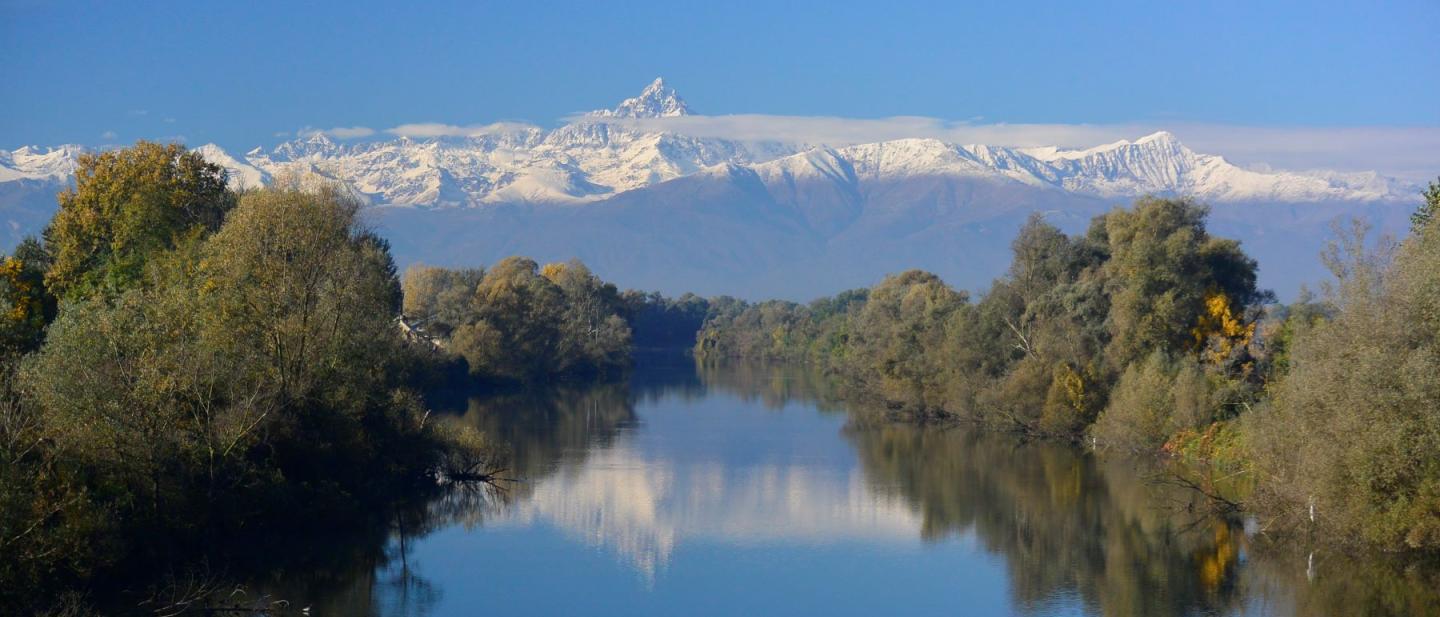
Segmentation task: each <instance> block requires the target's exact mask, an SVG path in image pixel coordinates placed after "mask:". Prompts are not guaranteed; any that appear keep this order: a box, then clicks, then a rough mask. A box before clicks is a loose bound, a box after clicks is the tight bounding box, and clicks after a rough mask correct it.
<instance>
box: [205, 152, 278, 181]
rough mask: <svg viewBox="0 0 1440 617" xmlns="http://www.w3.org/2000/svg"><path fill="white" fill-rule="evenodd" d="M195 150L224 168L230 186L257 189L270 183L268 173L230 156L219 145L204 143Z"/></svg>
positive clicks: (207, 159)
mask: <svg viewBox="0 0 1440 617" xmlns="http://www.w3.org/2000/svg"><path fill="white" fill-rule="evenodd" d="M195 152H196V153H197V154H199V155H200V156H202V157H204V158H205V160H206V161H209V162H211V163H214V164H216V165H219V166H221V167H224V168H225V173H226V174H227V179H228V180H229V182H230V186H231V188H235V189H258V188H260V187H262V186H265V185H266V184H269V183H270V174H268V173H266V172H265V171H264V170H262V169H260V168H258V167H255V166H254V165H251V164H249V163H245V162H242V161H240V160H239V159H236V158H235V157H232V156H230V155H229V154H227V153H226V152H225V150H224V149H222V148H221V147H220V146H217V145H215V144H205V145H203V146H200V147H199V148H196V149H195Z"/></svg>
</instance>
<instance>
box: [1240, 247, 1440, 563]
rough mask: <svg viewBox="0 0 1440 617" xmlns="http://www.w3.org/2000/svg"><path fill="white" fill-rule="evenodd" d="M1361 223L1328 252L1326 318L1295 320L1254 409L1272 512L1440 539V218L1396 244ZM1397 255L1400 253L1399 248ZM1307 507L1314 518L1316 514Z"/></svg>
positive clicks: (1381, 541)
mask: <svg viewBox="0 0 1440 617" xmlns="http://www.w3.org/2000/svg"><path fill="white" fill-rule="evenodd" d="M1366 232H1367V228H1366V227H1365V226H1364V225H1360V224H1357V225H1355V226H1352V227H1351V228H1350V229H1349V230H1348V232H1347V233H1346V234H1345V235H1343V236H1342V238H1341V240H1340V242H1339V243H1337V244H1336V245H1334V246H1333V247H1332V249H1331V250H1330V251H1329V252H1328V254H1327V258H1326V261H1327V264H1328V265H1330V266H1331V270H1332V272H1333V273H1334V275H1335V277H1336V280H1335V284H1333V285H1330V286H1328V287H1327V300H1328V302H1329V303H1330V305H1331V306H1332V307H1333V310H1332V311H1330V316H1329V317H1328V318H1327V319H1322V320H1318V321H1316V322H1314V323H1313V325H1307V326H1306V327H1303V328H1299V329H1297V330H1296V331H1295V333H1294V340H1293V343H1292V344H1291V346H1290V349H1289V358H1288V364H1289V373H1288V374H1287V375H1286V376H1285V377H1284V379H1283V380H1282V381H1281V382H1280V383H1279V384H1278V386H1276V387H1275V388H1274V390H1275V394H1274V400H1273V403H1272V404H1271V405H1270V406H1269V407H1268V408H1265V409H1261V410H1259V411H1257V412H1256V413H1255V414H1253V417H1251V418H1249V426H1248V429H1249V432H1250V434H1251V442H1252V444H1253V456H1254V458H1255V461H1256V467H1257V472H1258V476H1257V477H1258V479H1259V489H1260V494H1259V496H1258V498H1257V500H1256V501H1257V502H1258V503H1259V504H1260V505H1261V507H1262V508H1263V510H1264V511H1265V512H1266V513H1267V514H1269V515H1270V516H1272V517H1274V518H1276V519H1279V520H1281V521H1285V522H1291V523H1298V524H1301V525H1312V524H1313V525H1314V526H1316V527H1317V528H1319V530H1321V531H1322V532H1323V533H1324V534H1326V535H1329V536H1330V537H1335V538H1358V539H1362V540H1364V541H1367V542H1369V543H1373V544H1375V545H1379V546H1381V547H1385V548H1394V549H1399V548H1410V549H1423V550H1434V549H1436V548H1440V458H1437V457H1436V456H1435V453H1436V452H1437V451H1440V278H1437V277H1436V276H1435V273H1436V272H1437V271H1440V226H1437V225H1435V224H1433V223H1431V224H1429V225H1428V226H1426V227H1424V228H1422V229H1421V230H1420V231H1419V232H1418V233H1415V234H1412V235H1411V236H1410V237H1409V238H1407V239H1406V240H1405V241H1404V242H1403V243H1402V244H1401V245H1400V246H1399V249H1398V251H1394V250H1393V249H1392V247H1391V246H1390V245H1388V243H1383V242H1382V243H1381V245H1380V246H1379V247H1373V246H1371V245H1367V243H1366V242H1365V241H1364V240H1365V237H1366ZM1392 254H1393V257H1392ZM1312 512H1313V513H1314V514H1313V522H1312Z"/></svg>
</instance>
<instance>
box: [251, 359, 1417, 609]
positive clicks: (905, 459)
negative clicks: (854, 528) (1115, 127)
mask: <svg viewBox="0 0 1440 617" xmlns="http://www.w3.org/2000/svg"><path fill="white" fill-rule="evenodd" d="M686 362H688V359H686ZM836 386H837V384H834V383H833V382H831V381H829V378H827V377H825V376H823V375H820V374H818V373H817V372H815V371H812V370H808V369H805V368H803V367H794V366H765V365H759V364H753V363H750V364H735V365H719V366H717V365H714V364H708V365H707V364H688V365H687V364H681V365H680V367H679V368H673V370H672V367H663V368H662V370H661V371H658V372H657V371H648V370H637V372H636V375H635V376H634V377H633V378H632V381H631V382H629V383H625V382H617V383H608V384H600V385H592V386H588V387H586V386H568V387H567V386H561V387H556V388H551V389H547V390H542V391H531V392H526V393H512V394H506V395H500V396H490V397H482V398H472V399H470V400H469V402H468V404H467V407H466V409H465V411H464V413H463V414H462V420H463V421H464V422H467V423H470V424H471V425H473V426H475V427H476V428H478V429H480V430H481V431H483V432H484V433H485V434H486V435H487V436H488V437H489V438H490V439H492V440H494V441H495V442H496V443H502V444H507V445H509V447H510V448H511V449H512V452H513V455H512V464H511V465H510V467H511V471H510V473H508V474H507V475H510V476H513V477H516V478H520V479H522V482H519V483H517V484H515V485H512V487H511V488H510V489H508V490H495V489H492V488H488V487H483V486H467V487H461V488H460V489H457V490H453V491H447V492H444V493H442V494H440V495H438V496H431V497H430V498H427V499H424V500H420V501H419V502H418V503H404V504H400V505H394V506H393V507H390V508H389V509H388V510H387V513H386V514H384V515H378V514H377V515H376V516H375V517H374V520H370V521H368V522H365V523H363V524H357V525H351V526H350V527H349V528H348V530H346V531H344V532H343V533H337V535H336V536H335V537H325V538H321V537H311V538H305V539H301V540H296V541H293V542H288V543H287V542H286V541H283V540H282V541H277V542H276V546H285V552H286V555H285V556H284V558H283V559H280V560H279V562H277V563H278V565H276V563H272V564H271V565H273V566H274V567H271V568H269V572H268V573H267V574H266V575H265V576H263V577H259V578H258V579H257V578H252V579H251V580H256V581H257V583H256V584H254V585H253V586H252V587H251V588H252V589H262V590H264V594H263V595H266V596H267V597H269V598H274V599H291V598H308V599H311V600H312V601H313V602H314V605H313V608H312V614H316V615H327V614H328V615H407V616H409V615H416V616H418V615H425V614H428V613H430V612H432V610H433V608H434V606H435V605H436V604H437V603H438V601H439V599H440V597H441V595H442V590H440V589H437V588H435V587H434V586H433V585H432V584H431V583H429V582H428V581H427V580H425V579H424V578H423V577H422V576H420V575H419V573H418V572H417V571H416V570H415V568H414V565H415V564H413V563H411V562H410V561H409V558H408V555H407V550H408V546H409V545H410V543H411V542H413V541H414V540H416V539H418V538H421V537H423V536H425V535H427V534H429V533H431V532H432V531H434V530H437V529H441V528H444V527H446V526H449V525H453V524H457V523H459V524H464V525H466V526H475V525H480V524H483V523H484V522H485V521H487V520H490V519H492V518H494V517H496V516H499V515H501V514H503V513H504V512H505V509H506V508H509V507H511V506H512V505H514V504H515V503H516V501H517V500H518V499H523V498H525V497H526V496H528V495H529V494H530V493H529V491H530V490H531V489H532V487H533V486H534V485H535V484H537V483H538V482H539V481H541V480H543V479H544V478H546V477H549V476H550V475H551V474H554V473H557V472H564V471H565V470H578V469H579V468H580V467H581V466H582V465H583V463H584V460H585V457H586V456H587V454H589V453H590V451H591V448H592V447H593V446H597V445H598V446H602V447H604V446H608V445H610V444H611V443H612V442H613V441H614V439H615V438H616V437H617V435H619V434H620V433H621V431H622V430H624V428H625V427H628V426H633V425H634V424H635V423H636V422H637V417H636V414H635V411H634V405H635V404H636V402H637V401H653V400H658V399H660V398H662V397H668V396H676V395H678V396H681V397H683V398H685V399H694V398H703V397H704V396H706V395H707V394H708V393H710V392H714V391H719V392H725V393H728V394H732V395H735V396H738V397H740V398H742V399H744V400H746V401H751V402H754V401H758V402H759V403H760V404H763V405H765V406H766V407H768V408H772V409H779V408H781V407H783V406H785V405H786V404H788V403H790V402H792V401H801V402H809V403H811V404H815V405H817V406H821V407H822V408H823V409H829V410H841V409H846V408H850V407H855V406H854V405H849V404H841V403H839V402H838V401H839V398H838V397H837V396H836V395H835V392H836V391H837V387H836ZM875 415H876V414H857V416H856V417H857V418H859V417H865V418H872V417H875ZM846 434H847V438H848V439H849V441H850V442H851V443H852V445H853V446H854V448H855V450H856V452H857V455H858V458H859V460H860V463H861V465H862V468H863V470H864V472H865V474H866V476H867V477H868V478H869V480H870V481H871V482H872V483H873V484H874V486H875V488H876V490H879V491H881V492H886V493H890V494H891V495H894V496H896V497H898V498H900V499H903V500H904V501H905V502H907V503H909V504H910V506H911V507H913V508H914V509H915V511H916V512H917V513H918V514H919V515H920V517H921V520H922V523H921V534H922V535H923V536H924V537H926V538H932V539H938V538H942V537H945V536H947V535H951V534H968V533H973V535H974V537H975V538H976V539H977V540H978V542H979V543H980V544H981V546H983V547H984V548H986V549H987V550H988V551H990V552H992V553H994V554H997V555H1000V556H1001V557H1003V558H1004V560H1005V562H1006V564H1007V567H1008V569H1009V572H1010V579H1011V588H1012V593H1013V594H1014V600H1015V603H1016V606H1017V607H1018V608H1019V610H1021V611H1026V612H1043V611H1044V610H1045V609H1046V608H1048V607H1050V606H1052V603H1053V602H1055V601H1056V600H1057V599H1061V598H1065V597H1078V598H1079V599H1080V600H1081V601H1082V602H1084V604H1085V605H1086V607H1087V612H1097V613H1103V614H1106V615H1162V614H1223V613H1231V612H1244V613H1247V614H1249V613H1256V614H1292V613H1293V614H1299V615H1340V614H1344V615H1362V614H1363V615H1371V614H1374V615H1427V614H1435V615H1440V605H1437V601H1440V592H1436V590H1437V589H1440V574H1437V573H1440V568H1437V567H1436V565H1435V564H1429V563H1424V564H1417V563H1415V562H1414V560H1413V559H1407V558H1404V557H1395V558H1393V559H1385V558H1379V557H1352V556H1345V555H1336V554H1329V555H1321V554H1317V555H1316V557H1315V558H1314V559H1313V560H1311V559H1310V558H1309V553H1308V551H1306V550H1302V549H1300V548H1298V547H1296V546H1295V544H1293V543H1291V544H1276V545H1272V544H1271V543H1269V542H1266V541H1264V540H1263V538H1262V539H1260V540H1248V539H1247V538H1246V537H1245V536H1244V534H1242V533H1240V532H1239V530H1238V529H1237V528H1236V527H1234V526H1233V525H1232V524H1230V523H1229V522H1226V521H1223V520H1217V519H1215V518H1213V517H1209V516H1206V515H1204V514H1203V513H1204V512H1206V511H1207V509H1206V508H1205V503H1204V498H1203V497H1202V496H1200V495H1198V494H1196V493H1194V492H1193V491H1187V490H1184V489H1181V488H1177V487H1174V486H1168V485H1162V484H1157V483H1155V482H1149V481H1147V475H1148V474H1149V472H1148V471H1147V470H1145V469H1139V467H1144V465H1140V464H1137V462H1136V461H1134V460H1128V459H1120V458H1106V459H1097V458H1095V457H1093V456H1091V455H1089V454H1086V453H1084V452H1081V451H1079V450H1077V449H1075V448H1073V447H1069V446H1063V445H1056V444H1047V443H1035V442H1028V443H1027V442H1022V441H1020V440H1017V439H1014V438H1011V437H1009V436H1005V435H997V434H993V433H990V434H980V433H975V432H972V431H967V430H961V429H950V430H942V429H937V428H922V427H917V426H912V425H898V424H869V423H867V424H862V423H860V422H854V423H852V425H851V428H850V429H848V430H847V433H846ZM267 550H274V549H267ZM275 554H277V553H264V552H259V553H257V555H272V556H273V555H275ZM252 565H253V564H252ZM242 571H256V570H253V569H252V570H242ZM292 608H294V609H296V610H298V607H292ZM291 612H296V611H291ZM282 614H285V613H282Z"/></svg>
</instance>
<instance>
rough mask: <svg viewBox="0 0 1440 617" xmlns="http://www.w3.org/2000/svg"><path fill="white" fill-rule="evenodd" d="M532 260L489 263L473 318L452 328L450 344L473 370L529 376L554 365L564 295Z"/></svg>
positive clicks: (503, 375)
mask: <svg viewBox="0 0 1440 617" xmlns="http://www.w3.org/2000/svg"><path fill="white" fill-rule="evenodd" d="M539 270H540V267H539V265H538V264H536V263H535V261H534V260H532V259H528V258H524V257H509V258H506V259H504V260H502V261H500V263H497V264H495V265H494V266H492V267H491V268H490V269H489V271H487V272H486V273H485V278H484V280H482V281H481V282H480V284H479V285H478V286H477V287H476V289H475V293H474V296H473V297H472V300H471V302H472V304H473V310H474V312H475V316H476V321H475V322H473V323H469V324H463V325H461V326H459V327H457V328H456V329H455V333H454V335H453V336H452V341H451V342H452V350H453V351H455V352H456V353H458V354H460V355H462V356H464V357H465V360H466V361H467V362H469V363H470V370H471V372H472V373H474V374H477V375H490V376H494V377H498V378H501V379H511V380H519V381H527V380H531V379H534V378H536V377H540V376H543V375H546V374H549V373H550V372H551V369H552V367H554V366H556V365H557V357H556V354H557V352H558V349H559V345H560V340H561V328H560V326H561V320H562V318H563V317H562V312H563V308H562V306H563V302H564V300H563V295H562V293H561V291H560V288H558V287H556V286H555V284H554V283H551V282H550V281H549V280H547V279H546V278H545V277H543V276H540V271H539Z"/></svg>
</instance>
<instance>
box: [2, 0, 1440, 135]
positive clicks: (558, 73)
mask: <svg viewBox="0 0 1440 617" xmlns="http://www.w3.org/2000/svg"><path fill="white" fill-rule="evenodd" d="M422 4H423V5H424V6H421V5H422ZM542 4H543V5H544V6H540V5H542ZM960 4H962V3H958V2H945V3H940V2H937V3H934V4H929V5H920V4H908V3H907V4H900V3H893V2H883V3H882V2H878V1H877V2H866V3H858V2H853V3H846V2H837V1H834V0H831V1H827V2H814V3H800V2H794V3H791V2H786V3H778V2H755V3H750V2H714V1H708V2H703V3H701V2H696V3H691V2H684V1H677V0H670V1H666V2H658V3H648V4H642V3H640V2H595V1H593V0H592V1H586V2H575V3H540V2H521V1H517V0H510V1H506V2H456V3H435V4H434V5H431V3H418V2H417V3H410V2H405V3H400V2H387V3H368V2H346V3H334V4H325V5H321V4H315V5H311V4H308V3H306V4H304V5H303V6H302V3H299V2H295V3H290V2H284V3H281V2H275V3H270V2H249V1H245V2H234V1H231V2H199V1H196V2H151V3H132V2H93V3H91V2H85V3H79V2H73V3H72V2H50V1H46V0H0V67H3V68H0V101H4V104H3V110H4V111H3V113H0V146H4V147H16V146H19V145H22V144H28V143H34V144H42V145H46V144H58V143H67V142H74V143H82V144H98V143H106V142H128V141H133V140H135V139H137V138H150V139H157V138H167V137H173V136H177V135H178V136H184V137H185V139H186V140H187V141H188V142H189V143H190V144H192V145H197V144H201V143H205V142H208V141H215V142H218V143H220V144H221V145H223V146H225V147H227V148H230V149H232V150H236V149H238V150H240V151H244V150H245V149H248V148H250V147H253V146H256V145H266V146H269V145H273V144H274V143H275V142H277V141H279V138H277V137H275V134H276V133H277V132H281V131H289V132H293V131H295V130H296V129H299V128H301V127H304V126H314V127H333V126H353V125H363V126H370V127H377V128H382V127H388V126H394V125H397V124H401V123H407V122H445V123H452V124H469V123H480V122H491V121H496V120H524V121H530V122H534V123H538V124H542V125H550V124H554V123H555V122H556V120H557V119H558V118H560V117H562V116H564V115H566V114H569V113H572V112H575V111H579V110H585V109H590V108H595V107H601V106H610V105H612V104H613V103H614V102H616V101H618V100H619V99H622V98H624V97H626V96H631V95H633V94H634V93H635V92H637V91H638V90H639V89H640V88H641V87H643V86H644V85H645V84H646V83H647V82H649V80H650V79H652V78H654V77H655V76H657V75H663V76H665V77H666V79H667V80H668V81H669V82H670V83H671V85H673V86H674V87H676V88H677V89H678V90H679V91H680V92H681V94H682V95H683V96H685V97H686V99H687V100H688V101H689V102H690V104H691V106H692V107H693V108H694V109H695V110H696V111H698V112H701V113H706V114H731V113H766V114H793V115H834V116H846V117H885V116H895V115H921V116H930V117H937V118H945V119H955V120H962V119H968V118H975V117H983V118H984V121H986V122H1053V123H1122V122H1137V121H1138V122H1155V121H1166V120H1168V119H1174V120H1175V121H1176V122H1207V123H1227V124H1243V125H1261V126H1297V125H1306V126H1377V125H1385V126H1397V125H1398V126H1431V127H1433V126H1437V125H1440V48H1437V47H1436V44H1435V41H1436V40H1437V36H1440V2H1436V1H1435V0H1422V1H1416V2H1344V3H1341V2H1254V1H1249V2H1183V3H1182V2H1153V1H1150V2H1123V3H1122V2H1099V1H1092V2H1056V3H1053V4H1046V5H1033V6H1019V5H1020V4H1021V3H1018V2H994V3H973V6H970V5H971V4H972V3H963V4H966V5H967V6H959V5H960ZM1257 5H1263V6H1257ZM107 132H113V133H114V135H115V137H114V138H113V139H108V138H102V134H105V133H107Z"/></svg>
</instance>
